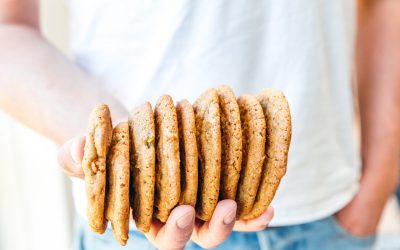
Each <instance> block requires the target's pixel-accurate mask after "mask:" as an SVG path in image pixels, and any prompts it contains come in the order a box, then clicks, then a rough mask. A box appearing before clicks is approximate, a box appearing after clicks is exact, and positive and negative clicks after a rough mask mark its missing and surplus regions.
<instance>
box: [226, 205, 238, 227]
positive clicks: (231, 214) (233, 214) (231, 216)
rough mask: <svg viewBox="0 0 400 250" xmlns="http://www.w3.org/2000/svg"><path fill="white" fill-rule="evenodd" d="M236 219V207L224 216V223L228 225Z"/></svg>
mask: <svg viewBox="0 0 400 250" xmlns="http://www.w3.org/2000/svg"><path fill="white" fill-rule="evenodd" d="M235 219H236V208H234V209H232V210H231V211H230V212H229V213H228V214H227V215H225V217H224V224H225V225H230V224H232V223H233V222H234V221H235Z"/></svg>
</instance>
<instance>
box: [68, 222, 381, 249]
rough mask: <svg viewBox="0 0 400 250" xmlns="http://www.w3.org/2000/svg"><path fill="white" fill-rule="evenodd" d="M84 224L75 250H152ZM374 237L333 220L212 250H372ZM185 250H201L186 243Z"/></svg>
mask: <svg viewBox="0 0 400 250" xmlns="http://www.w3.org/2000/svg"><path fill="white" fill-rule="evenodd" d="M86 224H87V222H85V221H83V220H82V221H80V222H79V228H78V237H77V242H76V243H77V244H76V248H75V250H108V249H113V250H118V249H124V250H126V249H140V250H146V249H155V248H154V247H153V246H152V245H151V244H150V243H149V242H148V241H147V240H146V237H145V236H144V235H143V234H141V233H140V232H138V231H130V232H129V241H128V243H127V246H125V247H122V246H120V245H119V244H118V243H117V242H116V241H115V240H114V238H113V235H112V232H111V229H110V228H108V229H107V230H106V232H105V233H104V234H103V235H97V234H95V233H92V232H91V231H90V230H89V228H88V226H87V225H86ZM374 242H375V236H369V237H356V236H353V235H351V234H349V233H348V232H346V231H345V230H344V229H343V228H342V227H341V226H340V225H339V224H338V223H337V221H336V220H335V218H334V217H333V216H331V217H328V218H325V219H322V220H317V221H314V222H310V223H305V224H299V225H294V226H285V227H273V228H268V229H267V230H264V231H262V232H257V233H239V232H232V234H231V235H230V236H229V238H228V239H227V240H226V241H225V242H224V243H222V244H221V245H220V246H218V247H216V248H215V249H229V250H236V249H238V250H239V249H255V250H257V249H260V250H267V249H269V250H270V249H273V250H314V249H315V250H320V249H326V250H331V249H332V250H338V249H339V250H361V249H362V250H364V249H372V248H373V245H374ZM185 249H189V250H192V249H193V250H194V249H202V248H201V247H199V246H198V245H196V244H195V243H193V242H188V243H187V245H186V248H185Z"/></svg>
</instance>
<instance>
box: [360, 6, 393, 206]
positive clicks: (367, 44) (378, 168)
mask: <svg viewBox="0 0 400 250" xmlns="http://www.w3.org/2000/svg"><path fill="white" fill-rule="evenodd" d="M367 2H368V4H367V5H366V7H365V9H364V11H362V13H361V16H360V18H359V20H360V23H359V32H358V41H357V76H358V77H357V78H358V79H357V81H358V95H359V104H360V116H361V138H362V142H361V153H362V162H363V175H362V180H361V190H362V191H363V192H364V193H365V194H366V196H368V197H370V198H369V199H370V200H371V202H372V200H373V202H374V203H375V204H380V205H381V206H383V205H384V203H385V201H386V199H387V198H388V196H389V195H390V194H391V193H392V191H393V189H394V188H395V186H396V184H397V181H398V159H399V152H400V147H399V145H400V70H399V69H400V2H399V1H375V2H374V1H367ZM371 3H373V4H371Z"/></svg>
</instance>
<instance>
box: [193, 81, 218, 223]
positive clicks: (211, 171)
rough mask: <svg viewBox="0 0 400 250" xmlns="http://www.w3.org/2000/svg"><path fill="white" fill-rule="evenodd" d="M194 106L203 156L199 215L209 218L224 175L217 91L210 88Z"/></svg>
mask: <svg viewBox="0 0 400 250" xmlns="http://www.w3.org/2000/svg"><path fill="white" fill-rule="evenodd" d="M193 108H194V113H195V117H196V138H197V148H198V151H199V158H200V162H199V163H200V168H199V190H198V197H197V203H196V216H197V218H199V219H201V220H203V221H209V220H210V219H211V216H212V214H213V212H214V209H215V207H216V205H217V202H218V194H219V186H220V174H221V126H220V111H219V103H218V94H217V91H216V90H215V89H209V90H207V91H206V92H205V93H203V94H202V95H201V96H200V97H199V98H198V99H197V100H196V102H195V103H194V104H193Z"/></svg>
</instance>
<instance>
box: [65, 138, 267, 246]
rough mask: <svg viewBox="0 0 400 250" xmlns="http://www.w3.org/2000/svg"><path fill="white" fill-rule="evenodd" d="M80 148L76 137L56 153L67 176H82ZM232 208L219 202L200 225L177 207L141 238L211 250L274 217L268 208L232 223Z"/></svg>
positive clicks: (80, 141)
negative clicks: (232, 235)
mask: <svg viewBox="0 0 400 250" xmlns="http://www.w3.org/2000/svg"><path fill="white" fill-rule="evenodd" d="M84 145H85V137H84V136H80V137H75V138H73V139H71V140H70V141H68V142H66V143H65V144H64V145H63V146H62V147H61V148H60V150H59V154H58V161H59V164H60V166H61V167H62V168H63V170H64V172H65V173H66V174H67V175H69V176H71V177H77V178H81V179H83V177H84V173H83V171H82V167H81V161H82V158H83V149H84ZM236 208H237V206H236V202H235V201H233V200H222V201H219V202H218V204H217V207H216V208H215V211H214V214H213V216H212V218H211V220H210V221H208V222H201V221H200V220H195V210H194V208H193V207H191V206H188V205H181V206H177V207H176V208H174V209H173V210H172V212H171V214H170V215H169V218H168V220H167V222H166V223H165V224H163V223H161V222H159V221H157V220H154V221H153V223H152V225H151V228H150V231H149V232H148V233H146V234H145V235H146V237H147V238H148V239H149V241H150V242H151V243H152V244H153V245H154V246H156V247H157V248H159V249H183V248H184V246H185V245H186V243H187V241H188V240H192V241H194V242H195V243H196V244H198V245H200V246H201V247H203V248H212V247H215V246H218V245H219V244H221V243H222V242H223V241H225V239H226V238H228V236H229V234H230V233H231V232H232V230H235V231H245V232H251V231H260V230H263V229H265V228H266V227H267V225H268V223H269V222H270V221H271V220H272V217H273V214H274V211H273V209H272V207H270V208H268V209H267V211H265V212H264V213H263V214H262V215H260V216H259V217H257V218H255V219H252V220H238V221H236Z"/></svg>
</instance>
